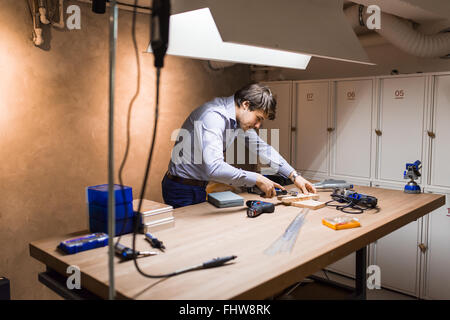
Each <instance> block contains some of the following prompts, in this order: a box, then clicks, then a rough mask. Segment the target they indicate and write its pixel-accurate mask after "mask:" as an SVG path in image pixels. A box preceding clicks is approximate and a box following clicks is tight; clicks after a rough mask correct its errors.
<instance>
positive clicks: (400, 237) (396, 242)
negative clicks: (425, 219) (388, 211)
mask: <svg viewBox="0 0 450 320" xmlns="http://www.w3.org/2000/svg"><path fill="white" fill-rule="evenodd" d="M405 181H406V180H405ZM405 183H406V182H405ZM373 186H374V187H379V188H385V189H397V190H403V187H404V184H400V183H397V184H379V183H376V184H374V185H373ZM411 197H414V194H411ZM421 225H422V218H420V219H418V220H416V221H413V222H411V223H409V224H407V225H405V226H403V227H402V228H400V229H398V230H395V231H394V232H392V233H390V234H388V235H387V236H384V237H383V238H381V239H379V240H377V241H376V242H375V245H374V250H375V252H374V254H373V256H374V260H373V261H372V262H371V263H372V264H375V265H378V266H379V267H380V270H381V286H382V287H384V288H388V289H392V290H396V291H399V292H403V293H406V294H409V295H412V296H416V297H418V296H419V271H420V249H419V247H418V245H419V244H420V243H421V232H420V230H421Z"/></svg>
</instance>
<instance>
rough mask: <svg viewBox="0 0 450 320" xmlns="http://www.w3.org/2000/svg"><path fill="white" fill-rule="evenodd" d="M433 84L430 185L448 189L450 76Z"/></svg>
mask: <svg viewBox="0 0 450 320" xmlns="http://www.w3.org/2000/svg"><path fill="white" fill-rule="evenodd" d="M434 79H435V83H434V95H433V97H434V108H433V116H432V119H433V130H429V131H428V132H427V134H428V135H429V136H430V138H431V146H432V147H431V166H430V168H431V172H430V179H431V180H430V185H432V186H434V187H444V188H450V126H449V124H450V75H441V76H436V77H435V78H434Z"/></svg>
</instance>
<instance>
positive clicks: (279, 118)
mask: <svg viewBox="0 0 450 320" xmlns="http://www.w3.org/2000/svg"><path fill="white" fill-rule="evenodd" d="M263 84H264V85H266V86H267V87H269V88H270V90H271V91H272V94H273V95H274V97H275V98H276V100H277V109H276V116H275V120H265V121H264V122H263V126H262V128H263V129H267V138H268V141H267V142H268V143H269V144H270V145H271V146H273V147H274V148H275V149H277V151H278V152H279V153H280V154H281V156H282V157H283V158H284V159H285V160H286V161H287V162H289V163H290V162H291V101H292V82H280V83H277V82H273V83H271V82H266V83H263ZM273 130H278V136H277V135H276V133H275V132H274V131H273ZM276 137H277V138H276ZM274 138H275V139H276V140H278V141H276V140H275V139H274ZM277 145H278V148H277Z"/></svg>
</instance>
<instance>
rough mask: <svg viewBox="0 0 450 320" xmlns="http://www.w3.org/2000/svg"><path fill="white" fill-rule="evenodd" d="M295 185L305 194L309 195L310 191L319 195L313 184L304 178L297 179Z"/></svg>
mask: <svg viewBox="0 0 450 320" xmlns="http://www.w3.org/2000/svg"><path fill="white" fill-rule="evenodd" d="M294 184H295V186H296V187H297V188H298V189H299V190H300V191H301V192H303V193H304V194H309V193H308V191H309V192H312V193H317V190H316V188H314V186H313V185H312V183H311V182H309V181H308V180H306V179H305V178H303V177H302V176H297V178H295V182H294Z"/></svg>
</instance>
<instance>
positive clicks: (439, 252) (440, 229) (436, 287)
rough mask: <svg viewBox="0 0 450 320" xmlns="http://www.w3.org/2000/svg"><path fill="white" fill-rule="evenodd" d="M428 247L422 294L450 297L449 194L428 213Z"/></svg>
mask: <svg viewBox="0 0 450 320" xmlns="http://www.w3.org/2000/svg"><path fill="white" fill-rule="evenodd" d="M428 218H429V227H428V245H427V247H428V249H427V250H426V256H427V258H426V261H427V262H426V267H425V283H424V296H425V298H428V299H446V300H448V299H450V280H449V279H450V269H449V266H450V250H449V247H448V246H449V243H450V232H449V230H450V194H446V204H445V206H442V207H440V208H439V209H437V210H434V211H433V212H431V213H430V214H429V215H428Z"/></svg>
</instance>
